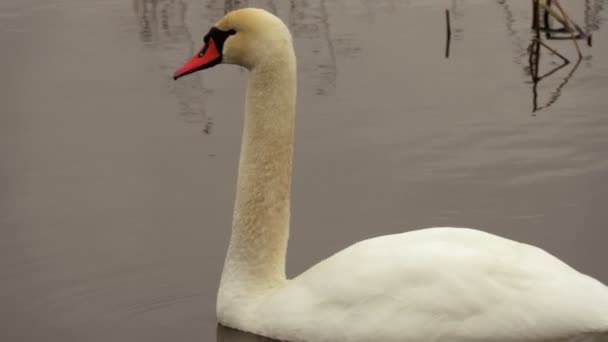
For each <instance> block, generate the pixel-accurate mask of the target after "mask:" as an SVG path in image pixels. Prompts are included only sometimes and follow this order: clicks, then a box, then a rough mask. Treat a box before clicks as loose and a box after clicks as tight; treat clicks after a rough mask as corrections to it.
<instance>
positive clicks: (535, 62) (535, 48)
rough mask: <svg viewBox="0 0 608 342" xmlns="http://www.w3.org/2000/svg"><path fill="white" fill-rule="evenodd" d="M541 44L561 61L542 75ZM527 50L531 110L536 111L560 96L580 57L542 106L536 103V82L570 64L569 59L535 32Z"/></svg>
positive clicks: (547, 105)
mask: <svg viewBox="0 0 608 342" xmlns="http://www.w3.org/2000/svg"><path fill="white" fill-rule="evenodd" d="M537 32H538V30H537ZM541 46H542V47H545V48H547V49H548V50H549V51H551V52H552V53H554V54H555V55H557V56H558V57H560V58H561V59H562V61H563V63H562V64H561V65H558V66H557V67H555V68H553V69H551V70H550V71H548V72H546V73H545V74H544V75H541V76H539V69H540V68H539V63H540V56H541V55H540V48H541ZM528 51H529V54H530V55H529V63H530V75H531V77H532V101H533V104H532V112H536V111H539V110H541V109H544V108H547V107H549V106H551V105H552V104H554V103H555V102H556V101H557V100H558V99H559V97H560V96H561V92H562V89H563V88H564V86H565V85H566V84H567V83H568V81H569V80H570V78H572V75H574V72H575V71H576V70H577V68H578V66H579V65H580V63H581V61H582V58H579V59H578V60H577V61H576V63H575V64H574V66H573V67H572V69H571V70H570V72H569V73H568V74H567V75H566V77H564V79H563V80H562V82H561V83H560V84H559V85H558V86H557V88H556V89H555V90H554V91H553V92H552V94H551V98H550V99H549V101H547V103H546V104H545V105H544V106H539V105H538V84H539V83H540V82H541V81H542V80H544V79H545V78H548V77H550V76H551V75H553V74H554V73H556V72H557V71H559V70H561V69H563V68H565V67H566V66H567V65H568V64H570V61H568V59H566V58H565V57H564V56H562V55H561V54H559V53H558V52H557V51H555V50H554V49H552V48H550V47H549V46H548V45H547V44H545V43H544V42H542V41H541V39H540V35H539V34H538V33H537V37H535V38H534V39H532V42H531V43H530V47H529V48H528Z"/></svg>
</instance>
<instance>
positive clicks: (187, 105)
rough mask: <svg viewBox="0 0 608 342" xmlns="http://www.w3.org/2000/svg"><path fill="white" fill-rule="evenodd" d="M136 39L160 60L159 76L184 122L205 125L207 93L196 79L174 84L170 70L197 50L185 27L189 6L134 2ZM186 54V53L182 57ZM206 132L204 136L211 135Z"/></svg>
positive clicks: (178, 1)
mask: <svg viewBox="0 0 608 342" xmlns="http://www.w3.org/2000/svg"><path fill="white" fill-rule="evenodd" d="M133 9H134V11H135V15H136V16H137V19H138V23H139V27H140V31H139V38H140V40H141V41H142V43H144V46H145V47H147V48H148V49H149V52H150V53H151V54H154V55H155V57H156V58H157V59H158V60H159V62H158V64H157V65H158V67H159V69H160V72H159V74H160V75H162V76H163V77H164V78H165V79H166V82H167V87H168V88H170V92H171V94H172V95H173V96H175V97H176V99H177V101H178V104H179V112H180V115H181V117H182V118H183V120H184V121H186V122H193V123H207V122H209V121H210V118H208V117H207V115H206V113H205V102H206V96H207V94H208V93H210V90H206V89H205V87H204V84H203V80H202V79H201V77H200V76H199V75H193V76H192V77H187V78H184V79H183V80H180V82H173V81H172V80H171V79H170V77H169V76H170V75H171V74H172V72H173V69H174V68H176V67H177V66H179V65H180V63H183V62H184V61H185V60H186V59H187V58H188V57H189V56H190V55H192V54H194V51H195V49H197V48H198V46H197V44H198V42H195V41H194V40H193V39H192V36H191V34H190V31H189V30H188V26H187V24H186V13H187V12H188V2H187V1H184V0H134V1H133ZM185 51H188V52H187V53H185ZM210 132H211V131H210V130H209V129H205V133H210Z"/></svg>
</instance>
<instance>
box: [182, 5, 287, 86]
mask: <svg viewBox="0 0 608 342" xmlns="http://www.w3.org/2000/svg"><path fill="white" fill-rule="evenodd" d="M203 40H204V46H203V47H202V48H201V49H200V50H199V52H198V53H197V54H196V55H194V56H193V57H192V58H191V59H190V60H189V61H187V62H186V63H185V64H184V65H183V66H182V67H181V68H179V69H177V71H175V74H174V75H173V79H175V80H176V79H178V78H180V77H182V76H185V75H188V74H191V73H193V72H196V71H199V70H203V69H208V68H211V67H213V66H215V65H218V64H236V65H240V66H243V67H245V68H247V69H249V70H251V69H253V68H255V67H256V66H257V65H259V64H261V63H264V62H267V61H270V60H272V59H275V58H276V57H277V55H280V53H281V52H282V51H291V47H292V40H291V35H290V33H289V29H288V28H287V27H286V26H285V24H284V23H283V22H282V21H281V19H279V18H277V17H276V16H274V15H273V14H271V13H269V12H267V11H265V10H263V9H259V8H243V9H239V10H235V11H232V12H229V13H228V14H226V15H225V16H224V17H223V18H222V19H220V20H219V21H218V22H217V23H216V24H215V25H213V27H212V28H211V29H210V30H209V32H208V33H207V34H206V35H205V37H204V39H203Z"/></svg>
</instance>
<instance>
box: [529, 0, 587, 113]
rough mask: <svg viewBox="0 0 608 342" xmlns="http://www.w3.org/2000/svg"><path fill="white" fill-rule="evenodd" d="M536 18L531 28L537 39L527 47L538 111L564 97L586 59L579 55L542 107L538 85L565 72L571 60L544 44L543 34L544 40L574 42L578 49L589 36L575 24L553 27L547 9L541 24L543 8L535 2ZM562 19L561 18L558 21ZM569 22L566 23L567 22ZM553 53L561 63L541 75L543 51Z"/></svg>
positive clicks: (563, 23)
mask: <svg viewBox="0 0 608 342" xmlns="http://www.w3.org/2000/svg"><path fill="white" fill-rule="evenodd" d="M532 4H533V17H532V28H533V29H534V34H535V36H534V38H533V39H532V42H531V43H530V45H529V47H528V54H529V73H530V76H531V78H532V112H536V111H539V110H541V109H544V108H547V107H549V106H551V105H552V104H554V103H555V102H556V101H557V100H558V99H559V97H560V96H561V94H562V89H563V88H564V86H565V85H566V84H567V83H568V81H569V80H570V78H571V77H572V75H574V72H575V71H576V70H577V69H578V66H579V65H580V63H581V61H582V59H583V57H582V55H580V53H579V56H578V59H577V61H576V63H575V64H574V65H573V67H572V68H571V69H570V71H569V72H568V73H567V74H566V76H565V77H564V78H563V79H562V81H561V82H560V83H559V84H558V86H557V87H556V88H555V89H554V90H553V91H552V92H551V95H550V97H549V100H548V101H547V102H546V103H545V104H542V105H539V94H538V84H539V83H540V82H541V81H543V80H544V79H547V78H549V77H550V76H552V75H554V74H555V73H557V72H558V71H559V70H561V69H564V68H565V67H566V66H567V65H569V64H570V60H568V58H566V57H564V56H563V55H562V54H561V53H559V52H558V51H556V50H555V49H553V48H552V47H551V46H549V45H548V44H547V43H545V42H544V41H543V38H542V37H541V31H542V32H545V38H546V39H550V40H555V39H570V40H572V41H573V42H574V44H575V46H576V48H577V50H578V49H579V46H578V44H577V40H579V39H587V33H585V32H584V31H583V30H582V29H581V28H580V27H579V26H578V25H577V24H576V23H575V22H573V21H570V22H569V23H568V22H563V21H564V19H561V20H560V21H561V22H562V26H561V27H558V28H555V27H554V25H552V21H553V20H552V19H551V17H552V16H551V15H549V12H548V10H542V17H543V20H542V22H541V21H540V20H539V15H540V13H541V8H540V5H539V2H538V1H533V2H532ZM547 4H548V5H547V6H551V1H548V2H547ZM556 19H560V18H556ZM566 21H567V20H566ZM566 25H568V26H569V27H570V28H572V32H570V30H569V28H568V27H566ZM543 49H544V51H545V52H547V53H550V54H551V55H552V56H555V57H557V58H559V59H560V60H561V63H559V64H557V65H556V66H554V67H552V68H551V69H549V71H546V72H544V73H541V72H540V62H541V56H543V55H544V54H543V53H541V51H543Z"/></svg>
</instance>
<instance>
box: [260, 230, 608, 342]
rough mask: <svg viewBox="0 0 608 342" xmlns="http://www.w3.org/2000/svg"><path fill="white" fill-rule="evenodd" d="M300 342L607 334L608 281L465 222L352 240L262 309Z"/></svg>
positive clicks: (274, 295)
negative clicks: (354, 241) (461, 224)
mask: <svg viewBox="0 0 608 342" xmlns="http://www.w3.org/2000/svg"><path fill="white" fill-rule="evenodd" d="M259 317H260V318H261V320H260V321H263V322H266V324H268V326H269V327H272V328H273V330H274V331H275V333H276V334H277V335H275V336H276V337H279V338H280V337H284V338H286V339H291V340H293V339H294V336H295V337H297V336H302V341H309V340H311V341H312V340H314V341H338V340H340V341H373V340H374V341H387V342H388V341H546V340H562V339H569V338H572V337H580V336H586V335H587V334H591V335H593V334H596V333H598V332H607V331H608V288H607V287H606V286H605V285H603V284H602V283H600V282H599V281H597V280H595V279H593V278H590V277H588V276H585V275H583V274H581V273H579V272H577V271H576V270H574V269H573V268H571V267H569V266H568V265H567V264H565V263H563V262H562V261H560V260H559V259H557V258H555V257H553V256H552V255H550V254H548V253H547V252H545V251H543V250H542V249H539V248H536V247H533V246H529V245H526V244H522V243H518V242H515V241H511V240H508V239H504V238H501V237H498V236H495V235H492V234H488V233H484V232H481V231H477V230H473V229H466V228H430V229H424V230H418V231H413V232H407V233H403V234H396V235H387V236H381V237H377V238H373V239H369V240H365V241H362V242H359V243H357V244H355V245H352V246H350V247H348V248H346V249H344V250H342V251H341V252H339V253H337V254H335V255H333V256H332V257H330V258H328V259H326V260H324V261H322V262H320V263H319V264H317V265H315V266H313V267H312V268H310V269H309V270H308V271H306V272H304V273H303V274H301V275H300V276H298V277H297V278H295V279H293V280H290V281H289V282H288V284H287V285H286V286H285V287H284V288H281V289H280V290H277V291H276V292H274V293H272V294H271V295H269V298H268V300H267V301H264V307H263V308H261V309H260V310H259Z"/></svg>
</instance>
